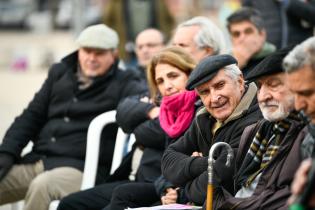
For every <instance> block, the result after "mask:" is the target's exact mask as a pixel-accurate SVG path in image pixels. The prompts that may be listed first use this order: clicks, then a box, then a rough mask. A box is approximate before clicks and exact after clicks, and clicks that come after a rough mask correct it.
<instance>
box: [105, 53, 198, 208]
mask: <svg viewBox="0 0 315 210" xmlns="http://www.w3.org/2000/svg"><path fill="white" fill-rule="evenodd" d="M195 65H196V64H195V61H194V60H193V59H192V58H191V57H190V56H189V55H188V54H187V53H186V52H185V51H184V50H182V49H181V48H179V47H169V48H166V49H164V50H162V51H160V52H159V53H158V54H157V55H155V56H154V57H153V58H152V60H151V63H150V65H149V66H148V69H147V79H148V84H149V89H150V96H151V102H152V103H155V104H157V105H158V104H159V102H160V108H159V110H158V111H159V113H158V115H159V117H158V119H159V124H160V127H161V128H162V129H163V130H164V132H165V134H166V136H167V137H166V138H165V139H166V140H165V146H167V145H168V144H170V143H172V142H174V141H176V140H177V139H178V138H179V137H180V136H181V135H183V134H184V132H185V131H186V130H187V129H188V127H189V125H190V124H191V122H192V120H193V118H194V115H195V111H196V102H197V100H198V96H197V94H196V93H195V91H187V90H186V89H185V86H186V83H187V80H188V77H189V75H190V73H191V72H192V70H193V69H194V67H195ZM156 107H158V106H156ZM151 110H152V112H156V111H157V110H156V109H155V110H154V109H151ZM150 114H151V113H150V112H149V113H148V115H150ZM152 138H154V136H152ZM178 192H179V188H177V187H176V186H174V185H172V184H171V183H169V182H168V181H167V180H165V179H164V177H163V176H161V177H159V178H158V179H157V180H155V182H154V183H153V182H151V183H148V182H133V183H126V184H123V185H120V186H118V187H117V188H116V189H115V190H114V192H113V195H112V199H111V202H110V204H109V205H108V206H107V207H106V208H105V209H104V210H110V209H111V210H123V209H125V208H127V207H130V208H136V207H141V206H152V205H157V204H161V203H162V204H170V203H176V202H180V203H185V202H187V200H186V199H184V200H183V199H182V198H184V197H185V196H183V194H181V195H179V194H178Z"/></svg>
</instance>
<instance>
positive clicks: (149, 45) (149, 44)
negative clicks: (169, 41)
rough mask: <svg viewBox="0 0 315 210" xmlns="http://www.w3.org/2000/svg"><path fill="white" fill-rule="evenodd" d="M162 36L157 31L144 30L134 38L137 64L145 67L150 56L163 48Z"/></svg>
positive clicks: (151, 29)
mask: <svg viewBox="0 0 315 210" xmlns="http://www.w3.org/2000/svg"><path fill="white" fill-rule="evenodd" d="M164 43H165V40H164V35H163V34H162V32H160V31H159V30H157V29H153V28H150V29H145V30H143V31H141V32H140V33H139V34H138V35H137V37H136V49H135V52H136V55H137V59H138V63H139V65H140V66H142V67H146V66H147V65H148V63H149V62H150V60H151V58H152V56H153V55H154V54H156V53H157V52H158V51H160V50H161V49H162V48H163V47H164V46H165V44H164Z"/></svg>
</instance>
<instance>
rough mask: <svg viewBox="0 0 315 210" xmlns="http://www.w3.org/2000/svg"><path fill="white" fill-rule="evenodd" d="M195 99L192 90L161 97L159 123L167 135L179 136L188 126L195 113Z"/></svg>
mask: <svg viewBox="0 0 315 210" xmlns="http://www.w3.org/2000/svg"><path fill="white" fill-rule="evenodd" d="M196 100H197V93H196V92H195V91H194V90H193V91H184V92H182V93H179V94H175V95H171V96H164V97H163V99H162V103H161V106H160V116H159V118H160V125H161V127H162V129H163V130H164V131H165V132H166V133H167V135H168V136H169V137H171V138H176V137H179V136H180V135H181V134H182V133H183V132H184V131H185V130H186V129H187V128H188V127H189V125H190V124H191V122H192V120H193V118H194V115H195V102H196Z"/></svg>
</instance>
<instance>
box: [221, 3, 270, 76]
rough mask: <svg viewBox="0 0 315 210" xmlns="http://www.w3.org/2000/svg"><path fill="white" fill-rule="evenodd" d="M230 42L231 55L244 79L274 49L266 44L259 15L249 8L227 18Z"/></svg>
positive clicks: (264, 31)
mask: <svg viewBox="0 0 315 210" xmlns="http://www.w3.org/2000/svg"><path fill="white" fill-rule="evenodd" d="M227 28H228V30H229V33H230V36H231V41H232V54H233V56H234V57H235V58H236V60H237V61H238V66H239V68H240V69H241V70H242V72H243V75H244V77H245V79H247V75H248V73H249V72H250V71H251V70H252V69H253V68H254V67H255V66H256V65H257V64H258V63H259V62H260V61H262V60H263V59H264V58H265V57H266V56H267V55H269V54H270V53H272V52H274V51H275V49H276V47H275V46H274V45H272V44H271V43H268V42H266V30H265V27H264V20H263V19H262V17H261V14H260V13H259V12H258V11H257V10H255V9H251V8H241V9H239V10H237V11H235V12H234V13H233V14H231V15H230V16H229V17H228V18H227Z"/></svg>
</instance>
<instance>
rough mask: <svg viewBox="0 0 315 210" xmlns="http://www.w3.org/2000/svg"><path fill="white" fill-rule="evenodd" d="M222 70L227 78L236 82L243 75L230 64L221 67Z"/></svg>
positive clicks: (235, 66) (236, 67)
mask: <svg viewBox="0 0 315 210" xmlns="http://www.w3.org/2000/svg"><path fill="white" fill-rule="evenodd" d="M223 70H224V72H225V74H226V75H227V76H229V77H230V78H232V79H233V80H235V81H237V80H238V79H239V77H240V76H242V75H243V73H242V71H241V70H240V69H239V68H238V66H237V65H236V64H230V65H227V66H225V67H223Z"/></svg>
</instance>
